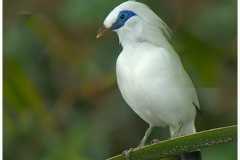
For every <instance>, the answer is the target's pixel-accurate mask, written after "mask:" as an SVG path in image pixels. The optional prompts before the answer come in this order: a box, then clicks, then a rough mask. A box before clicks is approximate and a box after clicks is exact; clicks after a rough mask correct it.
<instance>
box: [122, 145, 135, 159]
mask: <svg viewBox="0 0 240 160" xmlns="http://www.w3.org/2000/svg"><path fill="white" fill-rule="evenodd" d="M133 150H134V148H130V149H129V150H125V151H123V152H122V155H125V158H126V160H129V157H130V153H131V152H132V151H133Z"/></svg>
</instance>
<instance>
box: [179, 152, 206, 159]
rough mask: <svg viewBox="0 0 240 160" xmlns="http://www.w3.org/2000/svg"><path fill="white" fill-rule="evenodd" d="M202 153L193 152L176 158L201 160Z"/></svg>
mask: <svg viewBox="0 0 240 160" xmlns="http://www.w3.org/2000/svg"><path fill="white" fill-rule="evenodd" d="M201 159H202V156H201V151H200V150H198V151H193V152H189V153H182V154H179V155H177V156H176V160H201Z"/></svg>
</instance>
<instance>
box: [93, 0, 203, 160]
mask: <svg viewBox="0 0 240 160" xmlns="http://www.w3.org/2000/svg"><path fill="white" fill-rule="evenodd" d="M109 31H115V32H116V33H117V34H118V37H119V41H120V43H121V44H122V47H123V50H122V52H121V53H120V55H119V56H118V59H117V65H116V72H117V83H118V87H119V89H120V92H121V94H122V96H123V98H124V100H125V101H126V102H127V104H128V105H129V106H130V107H131V108H132V109H133V110H134V111H135V112H136V113H137V114H138V115H139V116H140V117H141V118H142V119H143V120H144V121H146V122H147V123H148V124H149V125H150V127H149V128H148V130H147V131H146V133H145V136H144V137H143V139H142V141H141V143H140V145H139V147H142V146H144V145H146V142H147V138H148V136H149V134H150V133H151V131H152V130H153V127H155V126H158V127H160V126H161V127H163V126H167V125H168V126H169V128H170V134H171V137H176V136H179V135H185V134H192V133H195V132H196V129H195V125H194V119H195V116H196V114H197V113H201V111H200V106H199V101H198V98H197V94H196V90H195V88H194V86H193V84H192V81H191V79H190V78H189V76H188V74H187V73H186V71H185V70H184V68H183V66H182V63H181V61H180V58H179V56H178V54H177V53H176V52H175V51H174V49H173V47H172V46H171V44H170V43H169V42H168V40H169V39H170V38H171V31H170V29H169V28H168V27H167V25H166V24H165V23H164V22H163V21H162V20H161V19H160V18H159V17H158V16H157V15H156V14H155V13H154V12H153V11H152V10H151V9H150V8H149V7H148V6H146V5H145V4H143V3H140V2H136V1H127V2H124V3H122V4H120V5H119V6H117V7H116V8H114V9H113V10H112V11H111V12H110V13H109V15H108V16H107V17H106V19H105V21H104V25H103V27H102V28H101V29H100V30H99V32H98V34H97V38H99V37H101V36H103V35H105V34H106V33H108V32H109ZM196 152H198V153H197V154H196ZM196 152H195V154H194V155H192V157H194V156H195V159H201V154H200V151H196ZM183 159H184V158H183ZM188 159H190V158H188Z"/></svg>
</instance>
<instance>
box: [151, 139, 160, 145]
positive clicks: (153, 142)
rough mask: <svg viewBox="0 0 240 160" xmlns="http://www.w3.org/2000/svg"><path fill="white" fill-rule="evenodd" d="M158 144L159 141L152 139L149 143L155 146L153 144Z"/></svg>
mask: <svg viewBox="0 0 240 160" xmlns="http://www.w3.org/2000/svg"><path fill="white" fill-rule="evenodd" d="M158 142H160V140H159V139H153V140H152V141H151V142H150V144H155V143H158Z"/></svg>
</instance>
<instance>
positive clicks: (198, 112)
mask: <svg viewBox="0 0 240 160" xmlns="http://www.w3.org/2000/svg"><path fill="white" fill-rule="evenodd" d="M193 105H194V106H195V108H196V111H197V115H198V116H199V117H201V118H203V114H202V111H201V110H200V108H198V106H197V105H196V104H194V103H193Z"/></svg>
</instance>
